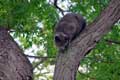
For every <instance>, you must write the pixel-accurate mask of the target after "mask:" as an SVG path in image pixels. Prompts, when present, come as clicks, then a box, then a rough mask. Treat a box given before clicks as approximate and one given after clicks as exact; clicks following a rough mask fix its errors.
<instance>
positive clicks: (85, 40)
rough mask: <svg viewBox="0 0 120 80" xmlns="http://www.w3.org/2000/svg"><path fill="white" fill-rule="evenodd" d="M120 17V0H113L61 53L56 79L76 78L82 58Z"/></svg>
mask: <svg viewBox="0 0 120 80" xmlns="http://www.w3.org/2000/svg"><path fill="white" fill-rule="evenodd" d="M119 19H120V1H119V0H116V1H115V0H111V2H110V3H109V5H108V7H107V8H106V9H105V10H104V11H103V12H102V13H101V15H100V16H99V17H98V18H97V19H96V20H95V21H94V22H93V23H92V24H90V25H89V26H88V27H87V28H86V30H85V31H84V32H83V33H82V34H81V35H80V36H79V37H78V38H77V39H76V40H75V41H73V43H72V44H71V45H70V46H69V48H68V50H67V51H65V52H64V53H59V55H58V57H57V62H56V68H55V72H54V80H75V77H76V73H77V70H78V67H79V64H80V60H81V59H82V58H84V56H85V55H86V54H88V53H89V51H90V50H92V49H93V48H94V47H95V45H96V44H97V43H98V41H99V40H100V39H101V37H102V36H103V35H104V34H105V33H107V32H108V31H109V30H110V29H111V27H112V25H113V24H114V23H115V22H116V21H118V20H119Z"/></svg>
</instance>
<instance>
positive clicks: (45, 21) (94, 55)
mask: <svg viewBox="0 0 120 80" xmlns="http://www.w3.org/2000/svg"><path fill="white" fill-rule="evenodd" d="M108 3H109V0H59V1H58V6H59V7H60V8H61V9H63V13H67V12H75V13H80V14H82V15H83V16H84V17H85V19H86V21H87V23H88V24H89V23H91V22H92V21H93V20H94V19H95V18H96V17H97V16H99V14H100V12H101V11H102V10H103V9H104V8H105V7H106V6H107V5H108ZM61 16H62V12H61V11H59V9H57V8H56V7H55V6H54V1H53V0H0V26H2V27H3V26H4V27H7V28H9V29H10V30H11V32H10V33H11V35H12V36H13V37H14V39H15V40H16V41H17V42H18V44H19V45H20V46H21V47H22V48H23V50H24V51H25V53H26V54H28V55H36V56H39V57H34V56H32V57H30V56H28V57H30V60H31V62H32V64H33V66H34V80H52V75H51V74H53V70H52V69H53V68H54V66H53V65H54V63H55V62H54V61H55V56H56V53H57V49H56V48H55V45H54V41H53V36H54V35H53V34H54V26H55V24H56V22H58V20H59V19H60V17H61ZM114 26H115V27H113V29H112V31H111V32H109V33H108V34H107V35H105V36H104V37H103V38H102V40H101V41H100V42H99V43H98V44H97V46H96V48H95V49H94V50H92V51H91V52H90V54H89V55H87V56H86V57H85V58H84V59H83V60H82V62H81V65H80V69H79V70H78V74H77V80H81V79H82V80H119V79H120V38H119V37H120V22H118V23H116V24H115V25H114ZM31 58H33V59H31ZM51 71H52V72H51Z"/></svg>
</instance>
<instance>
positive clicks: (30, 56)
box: [26, 55, 55, 59]
mask: <svg viewBox="0 0 120 80" xmlns="http://www.w3.org/2000/svg"><path fill="white" fill-rule="evenodd" d="M26 56H27V57H29V58H36V59H47V58H55V57H47V56H46V57H41V56H32V55H26Z"/></svg>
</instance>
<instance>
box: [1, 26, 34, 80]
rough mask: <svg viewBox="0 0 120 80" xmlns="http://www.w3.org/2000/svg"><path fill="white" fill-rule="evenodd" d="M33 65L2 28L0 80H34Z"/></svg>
mask: <svg viewBox="0 0 120 80" xmlns="http://www.w3.org/2000/svg"><path fill="white" fill-rule="evenodd" d="M32 74H33V72H32V65H31V64H30V62H29V61H28V59H27V58H26V57H25V55H24V54H23V51H22V50H21V49H20V47H19V46H18V45H17V44H16V43H15V41H14V40H13V38H12V37H11V36H10V35H9V33H8V31H7V30H6V29H5V28H0V80H32Z"/></svg>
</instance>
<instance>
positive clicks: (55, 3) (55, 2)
mask: <svg viewBox="0 0 120 80" xmlns="http://www.w3.org/2000/svg"><path fill="white" fill-rule="evenodd" d="M57 1H58V0H54V6H55V7H56V8H57V9H58V10H59V11H60V12H61V13H62V15H64V10H63V9H61V8H60V7H59V6H58V5H57Z"/></svg>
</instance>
